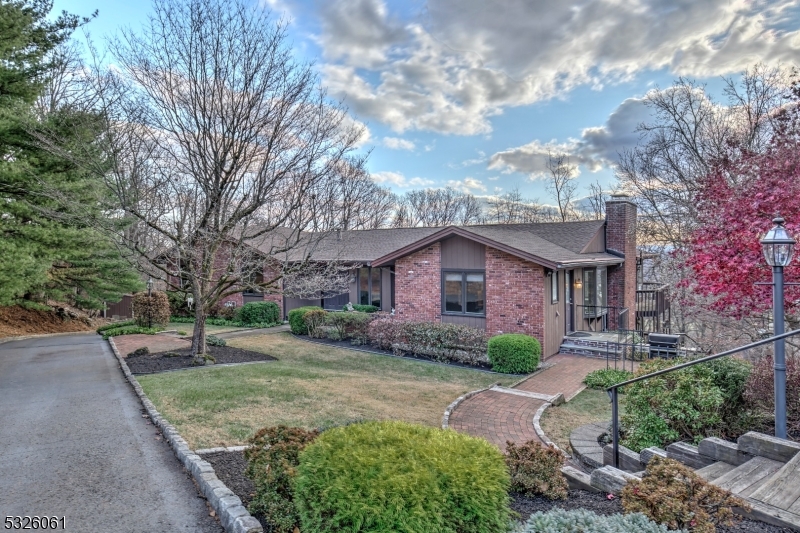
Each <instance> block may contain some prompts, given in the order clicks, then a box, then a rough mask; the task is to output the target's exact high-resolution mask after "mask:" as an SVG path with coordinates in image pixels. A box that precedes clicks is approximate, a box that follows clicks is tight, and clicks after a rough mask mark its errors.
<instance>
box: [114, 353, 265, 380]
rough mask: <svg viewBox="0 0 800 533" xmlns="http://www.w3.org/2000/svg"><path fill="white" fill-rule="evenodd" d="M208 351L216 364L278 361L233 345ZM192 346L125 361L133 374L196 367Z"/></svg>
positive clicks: (139, 356) (131, 356)
mask: <svg viewBox="0 0 800 533" xmlns="http://www.w3.org/2000/svg"><path fill="white" fill-rule="evenodd" d="M208 353H210V354H211V356H212V357H214V359H216V360H217V362H216V364H218V365H222V364H229V363H251V362H254V361H277V359H276V358H275V357H272V356H271V355H266V354H263V353H259V352H252V351H250V350H242V349H241V348H234V347H232V346H209V347H208ZM193 360H194V359H193V357H192V350H191V348H183V349H181V350H173V351H170V352H159V353H151V354H147V355H133V354H132V353H130V354H128V356H127V357H126V358H125V362H126V363H128V368H130V369H131V372H132V373H133V374H153V373H156V372H164V371H167V370H179V369H182V368H196V366H195V365H193V364H192V362H193Z"/></svg>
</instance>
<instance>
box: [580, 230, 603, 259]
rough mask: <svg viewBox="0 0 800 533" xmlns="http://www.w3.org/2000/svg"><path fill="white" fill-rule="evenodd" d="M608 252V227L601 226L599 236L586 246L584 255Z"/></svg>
mask: <svg viewBox="0 0 800 533" xmlns="http://www.w3.org/2000/svg"><path fill="white" fill-rule="evenodd" d="M605 251H606V227H605V226H600V229H599V230H598V231H597V234H596V235H595V236H594V238H593V239H592V240H591V241H589V244H587V245H586V248H584V249H583V253H586V254H588V253H597V252H605Z"/></svg>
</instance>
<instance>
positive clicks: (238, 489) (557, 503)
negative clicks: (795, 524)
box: [202, 452, 792, 533]
mask: <svg viewBox="0 0 800 533" xmlns="http://www.w3.org/2000/svg"><path fill="white" fill-rule="evenodd" d="M202 458H203V459H205V460H206V461H208V462H209V463H211V466H213V467H214V471H215V472H216V473H217V477H218V478H219V479H220V481H222V482H223V483H225V485H226V486H227V487H228V488H229V489H231V490H232V491H233V493H234V494H236V495H237V496H238V497H239V498H240V499H241V500H242V503H243V504H244V506H245V507H247V505H248V504H249V503H250V500H251V498H252V494H253V492H254V491H255V485H253V482H252V481H250V479H248V478H247V476H245V474H244V473H245V470H247V461H246V460H245V458H244V453H243V452H217V453H209V454H205V455H203V456H202ZM556 507H560V508H562V509H567V510H572V509H586V510H589V511H592V512H594V513H597V514H600V515H612V514H619V513H622V503H620V500H619V498H614V499H612V500H609V499H608V498H606V495H605V494H598V493H594V492H588V491H585V490H571V491H569V497H568V498H567V499H566V500H549V499H547V498H543V497H533V498H531V497H528V496H523V495H521V494H516V493H512V494H511V508H512V509H513V510H514V511H516V512H517V513H519V515H520V520H527V519H528V517H529V516H530V515H532V514H533V513H535V512H537V511H542V512H547V511H549V510H551V509H554V508H556ZM255 518H256V519H258V520H259V521H260V522H261V523H262V525H263V524H264V520H263V517H259V516H256V517H255ZM264 530H265V531H267V529H266V528H265V529H264ZM717 533H792V530H791V529H786V528H780V527H777V526H772V525H769V524H765V523H764V522H757V521H755V520H747V519H744V520H741V521H740V522H738V523H737V524H736V525H734V526H732V527H722V526H719V527H717Z"/></svg>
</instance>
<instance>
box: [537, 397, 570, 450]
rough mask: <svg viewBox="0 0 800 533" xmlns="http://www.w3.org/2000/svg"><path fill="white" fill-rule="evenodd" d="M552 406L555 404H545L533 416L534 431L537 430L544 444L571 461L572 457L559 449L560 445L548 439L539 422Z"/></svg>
mask: <svg viewBox="0 0 800 533" xmlns="http://www.w3.org/2000/svg"><path fill="white" fill-rule="evenodd" d="M551 405H553V404H552V403H550V402H544V403H543V404H542V405H541V407H539V409H537V410H536V414H535V415H533V429H535V430H536V435H537V436H538V437H539V438H540V439H541V440H542V442H544V443H545V444H546V445H548V446H552V447H553V448H555V449H556V450H558V451H559V452H561V455H563V456H564V457H566V458H567V459H571V458H572V457H571V456H570V455H569V454H568V453H567V452H566V451H564V450H562V449H561V448H559V447H558V444H556V443H555V442H553V441H551V440H550V439H549V438H547V435H545V433H544V430H543V429H542V426H541V424H540V423H539V420H540V419H541V418H542V415H543V414H544V412H545V410H546V409H547V408H548V407H550V406H551Z"/></svg>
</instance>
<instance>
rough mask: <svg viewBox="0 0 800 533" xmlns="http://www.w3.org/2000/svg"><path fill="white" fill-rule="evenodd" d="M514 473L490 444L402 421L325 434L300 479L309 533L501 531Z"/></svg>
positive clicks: (298, 495) (299, 500) (307, 453)
mask: <svg viewBox="0 0 800 533" xmlns="http://www.w3.org/2000/svg"><path fill="white" fill-rule="evenodd" d="M508 488H509V474H508V470H507V469H506V466H505V463H504V461H503V455H502V454H501V453H500V451H499V450H498V449H497V448H496V447H495V446H493V445H492V444H490V443H489V442H487V441H486V440H483V439H479V438H475V437H470V436H468V435H464V434H462V433H456V432H455V431H450V430H442V429H438V428H432V427H428V426H420V425H415V424H408V423H405V422H398V421H384V422H365V423H363V424H353V425H349V426H346V427H339V428H333V429H330V430H328V431H325V432H324V433H322V434H321V435H320V436H319V437H318V438H317V440H315V441H314V443H313V444H310V445H309V446H308V447H307V448H306V449H305V450H304V451H303V452H302V453H301V455H300V464H299V466H298V469H297V476H296V477H295V480H294V489H295V503H296V504H297V509H298V512H299V514H300V521H301V524H302V527H301V530H302V531H303V533H321V532H352V533H355V532H362V531H370V532H373V533H389V532H392V533H494V532H497V533H500V532H506V531H508V529H509V527H510V525H511V523H510V513H511V511H510V509H509V497H508Z"/></svg>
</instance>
